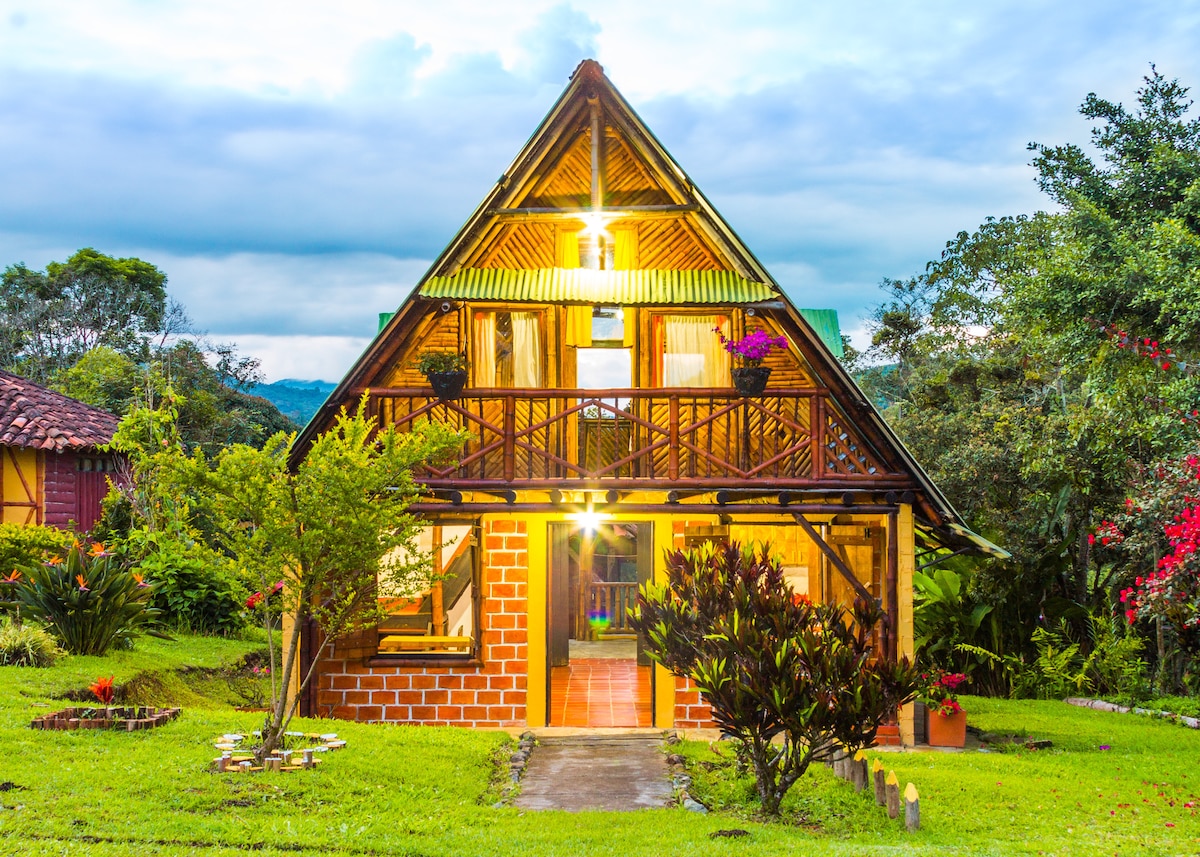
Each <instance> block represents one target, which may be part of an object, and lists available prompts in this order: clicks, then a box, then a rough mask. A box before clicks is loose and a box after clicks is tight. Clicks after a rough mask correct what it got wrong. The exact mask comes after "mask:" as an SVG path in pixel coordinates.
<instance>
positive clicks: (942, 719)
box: [918, 670, 967, 747]
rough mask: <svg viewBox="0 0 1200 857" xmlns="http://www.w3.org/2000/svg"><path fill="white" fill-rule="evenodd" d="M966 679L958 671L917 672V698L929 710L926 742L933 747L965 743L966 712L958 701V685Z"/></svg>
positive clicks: (956, 745) (958, 745)
mask: <svg viewBox="0 0 1200 857" xmlns="http://www.w3.org/2000/svg"><path fill="white" fill-rule="evenodd" d="M966 680H967V677H966V676H965V675H963V674H962V673H947V672H944V671H942V670H935V671H933V672H930V673H922V674H921V682H922V685H921V691H920V694H919V695H918V699H920V700H921V702H923V703H925V707H926V709H927V710H928V712H929V716H928V717H927V718H926V723H927V724H928V727H929V744H930V745H931V746H933V747H962V746H963V745H964V744H966V742H967V712H965V711H963V708H962V706H961V705H959V703H958V688H959V686H960V685H961V684H962V683H963V682H965V681H966Z"/></svg>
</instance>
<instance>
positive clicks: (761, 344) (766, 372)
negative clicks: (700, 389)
mask: <svg viewBox="0 0 1200 857" xmlns="http://www.w3.org/2000/svg"><path fill="white" fill-rule="evenodd" d="M713 330H714V331H716V334H717V337H718V338H719V339H720V340H721V345H723V346H724V347H725V350H726V351H728V352H729V353H730V354H732V355H733V359H734V360H736V361H737V362H738V363H740V364H741V365H740V366H737V367H735V368H734V369H733V370H732V375H733V387H734V389H735V390H737V391H738V393H740V394H741V395H743V396H759V395H762V392H763V390H765V389H766V388H767V380H768V379H769V378H770V377H771V367H770V366H763V365H762V362H763V360H765V359H766V357H767V355H768V354H770V353H771V352H772V351H783V350H785V349H786V348H787V344H788V343H787V337H784V336H771V335H770V334H769V333H767V332H766V331H765V330H755V331H751V332H750V333H747V334H746V335H745V336H743V337H742V338H741V339H737V340H734V339H726V338H725V334H723V333H721V329H720V328H719V327H714V328H713Z"/></svg>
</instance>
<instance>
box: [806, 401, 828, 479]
mask: <svg viewBox="0 0 1200 857" xmlns="http://www.w3.org/2000/svg"><path fill="white" fill-rule="evenodd" d="M809 407H810V411H809V418H808V419H809V425H810V426H811V431H812V453H811V455H810V457H811V458H812V478H813V479H820V478H821V476H822V474H824V473H825V468H824V466H823V465H824V463H825V450H824V445H823V441H824V435H825V400H824V399H823V398H822V397H821V396H813V397H812V398H811V399H809Z"/></svg>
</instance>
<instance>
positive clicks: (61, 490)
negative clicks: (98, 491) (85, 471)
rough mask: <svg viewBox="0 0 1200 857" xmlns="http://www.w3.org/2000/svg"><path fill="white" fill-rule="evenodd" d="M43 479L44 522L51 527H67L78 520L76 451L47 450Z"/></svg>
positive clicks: (44, 459)
mask: <svg viewBox="0 0 1200 857" xmlns="http://www.w3.org/2000/svg"><path fill="white" fill-rule="evenodd" d="M42 458H43V461H44V462H45V468H44V471H43V473H44V475H43V481H42V492H43V493H42V497H43V503H44V505H43V506H42V523H43V524H46V525H47V526H50V527H66V526H67V524H69V523H70V522H71V521H74V520H76V518H77V517H78V512H77V508H76V501H75V479H76V470H75V458H76V456H75V453H73V452H45V453H42Z"/></svg>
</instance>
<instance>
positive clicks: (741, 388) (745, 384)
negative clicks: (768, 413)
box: [730, 366, 771, 396]
mask: <svg viewBox="0 0 1200 857" xmlns="http://www.w3.org/2000/svg"><path fill="white" fill-rule="evenodd" d="M730 371H731V372H732V374H733V389H735V390H737V391H738V394H739V395H742V396H761V395H762V393H763V390H765V389H767V381H769V380H770V379H771V367H770V366H739V367H737V368H736V369H732V370H730Z"/></svg>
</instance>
